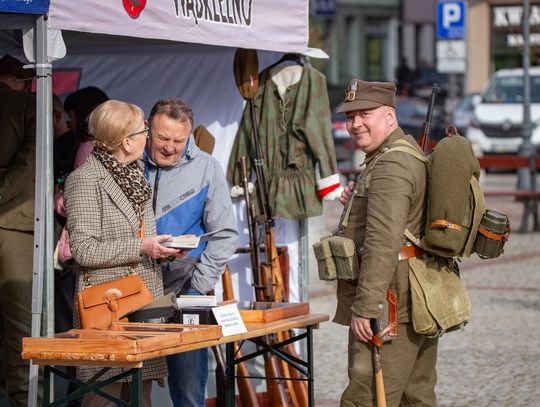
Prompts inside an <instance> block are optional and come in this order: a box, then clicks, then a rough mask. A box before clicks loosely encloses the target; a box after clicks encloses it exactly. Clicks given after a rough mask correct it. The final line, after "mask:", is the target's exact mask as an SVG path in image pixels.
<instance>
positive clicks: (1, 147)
mask: <svg viewBox="0 0 540 407" xmlns="http://www.w3.org/2000/svg"><path fill="white" fill-rule="evenodd" d="M0 123H1V125H2V128H1V129H0V228H3V229H11V230H17V231H20V232H32V231H33V230H34V200H35V188H36V186H35V182H34V179H35V176H36V97H35V96H34V95H31V94H29V93H26V92H19V91H14V90H11V89H10V88H8V87H7V86H6V85H4V84H0Z"/></svg>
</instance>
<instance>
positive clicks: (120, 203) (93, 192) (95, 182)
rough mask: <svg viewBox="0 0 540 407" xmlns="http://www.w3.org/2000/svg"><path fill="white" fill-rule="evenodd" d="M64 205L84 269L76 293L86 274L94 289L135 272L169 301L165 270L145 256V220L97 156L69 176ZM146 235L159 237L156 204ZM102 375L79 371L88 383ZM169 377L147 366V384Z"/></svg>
mask: <svg viewBox="0 0 540 407" xmlns="http://www.w3.org/2000/svg"><path fill="white" fill-rule="evenodd" d="M64 199H65V207H66V212H67V229H68V232H69V239H70V247H71V251H72V253H73V257H74V259H75V260H76V261H77V263H79V264H80V266H81V269H82V271H81V272H80V273H79V275H78V276H77V277H78V278H77V287H76V293H78V292H79V291H80V290H81V289H82V287H83V275H82V272H84V271H86V272H88V275H89V281H90V283H91V284H99V283H105V282H107V281H111V280H116V279H119V278H121V277H124V276H126V274H127V272H128V270H129V269H130V268H132V269H133V270H134V271H135V272H136V273H137V274H138V275H139V276H141V277H142V279H143V280H144V282H145V283H146V286H147V287H148V289H149V290H150V291H151V292H152V294H153V295H154V297H158V296H162V295H163V281H162V275H161V268H160V267H157V266H156V264H155V262H154V261H152V260H151V259H150V258H148V257H146V256H141V254H140V249H141V244H142V239H141V238H139V237H138V234H139V228H140V222H139V219H137V215H136V214H135V211H134V209H133V207H132V205H131V203H130V202H129V200H128V199H127V197H126V195H125V194H124V192H123V191H122V189H121V188H120V187H119V186H118V184H117V183H116V182H115V180H114V178H113V177H112V176H111V175H110V174H109V172H108V171H107V170H106V169H105V167H104V166H103V165H102V164H101V162H100V161H99V160H98V159H97V158H96V157H95V156H94V155H90V157H89V158H88V160H87V161H86V163H85V164H84V165H82V166H81V167H79V168H78V169H76V170H75V171H73V173H71V174H70V175H69V177H68V178H67V181H66V185H65V191H64ZM144 234H145V236H151V235H155V234H156V226H155V219H154V213H153V211H152V205H151V200H150V199H149V200H148V203H147V205H146V211H145V214H144ZM74 314H75V315H74V326H75V327H79V326H80V325H79V317H78V308H77V306H75V311H74ZM96 353H99V349H96ZM100 369H101V368H99V367H88V366H83V367H78V368H77V377H78V378H79V379H81V380H85V381H86V380H88V379H90V378H91V377H92V376H93V375H94V374H95V373H97V372H98V371H99V370H100ZM118 373H120V369H111V370H110V371H109V372H108V373H107V374H106V375H105V376H103V378H108V377H111V376H113V375H114V374H118ZM166 375H167V366H166V362H165V359H164V358H159V359H154V360H150V361H148V362H145V363H144V367H143V380H146V379H160V378H163V377H165V376H166Z"/></svg>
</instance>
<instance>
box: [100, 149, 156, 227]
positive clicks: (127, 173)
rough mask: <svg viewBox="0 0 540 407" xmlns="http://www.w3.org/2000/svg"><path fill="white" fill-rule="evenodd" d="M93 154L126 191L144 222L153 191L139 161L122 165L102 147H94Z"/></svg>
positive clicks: (138, 215)
mask: <svg viewBox="0 0 540 407" xmlns="http://www.w3.org/2000/svg"><path fill="white" fill-rule="evenodd" d="M92 153H93V154H94V155H95V156H96V158H97V159H98V160H99V161H100V162H101V164H103V166H104V167H105V168H106V169H107V171H109V174H111V175H112V177H113V178H114V180H115V181H116V183H117V184H118V186H120V188H121V189H122V191H124V194H125V195H126V197H127V199H128V200H129V202H130V203H131V205H132V206H133V209H134V210H135V213H136V214H137V217H138V218H139V219H140V220H142V218H143V216H144V210H145V208H146V202H147V201H148V200H149V199H150V197H151V195H152V190H151V189H150V184H149V183H148V181H147V180H146V178H145V176H144V173H143V170H142V168H141V167H140V166H139V165H138V164H137V161H135V162H132V163H131V164H128V165H126V164H124V163H121V162H120V161H118V159H117V158H116V157H115V156H114V155H113V154H111V153H110V152H109V151H107V150H105V149H104V148H102V147H100V146H94V150H93V151H92Z"/></svg>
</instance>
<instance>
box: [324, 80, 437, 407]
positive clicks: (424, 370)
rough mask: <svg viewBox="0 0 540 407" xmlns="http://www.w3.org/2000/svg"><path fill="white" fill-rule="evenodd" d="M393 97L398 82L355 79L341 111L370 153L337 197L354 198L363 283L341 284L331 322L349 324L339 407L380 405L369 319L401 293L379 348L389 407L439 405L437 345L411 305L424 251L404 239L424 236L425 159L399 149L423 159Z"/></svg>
mask: <svg viewBox="0 0 540 407" xmlns="http://www.w3.org/2000/svg"><path fill="white" fill-rule="evenodd" d="M395 92H396V88H395V85H394V84H393V83H387V82H364V81H361V80H357V79H354V80H352V81H351V83H350V85H349V87H348V89H347V91H346V99H345V101H344V103H343V104H342V105H341V106H340V108H339V110H338V111H339V112H344V113H346V115H347V130H348V132H349V134H350V135H351V137H352V139H353V141H354V142H355V144H356V147H357V148H359V149H361V150H363V151H364V152H365V153H366V168H365V169H364V170H363V171H362V174H361V175H360V176H359V178H358V179H357V182H356V183H355V184H354V183H351V185H349V186H348V187H347V188H345V191H344V192H343V194H342V197H341V199H340V200H341V202H342V203H343V204H345V203H346V202H347V201H348V199H349V198H350V196H351V195H352V194H354V197H353V201H352V209H351V212H350V216H349V223H348V226H347V227H346V228H345V232H344V236H345V237H347V238H350V239H353V240H354V242H355V245H356V249H357V254H358V258H359V264H360V270H359V277H358V280H338V288H337V297H338V306H337V311H336V315H335V317H334V322H337V323H339V324H343V325H350V330H349V359H348V360H349V369H348V372H349V384H348V386H347V388H346V389H345V391H344V393H343V395H342V398H341V406H342V407H343V406H372V405H375V396H374V394H375V393H374V388H373V380H374V375H373V366H372V354H371V352H372V350H371V345H370V343H369V341H370V340H372V337H373V331H372V328H371V324H370V320H371V319H379V318H381V317H382V313H383V309H384V303H385V301H386V293H387V290H388V289H391V290H392V291H393V292H394V293H396V294H397V333H398V336H397V337H396V338H393V339H392V340H391V341H390V342H387V343H385V344H384V346H382V348H381V350H380V355H381V360H382V370H383V372H384V381H385V383H384V387H385V390H386V399H387V403H388V406H399V405H407V406H435V391H434V390H435V384H436V381H437V375H436V370H435V365H436V360H437V342H438V340H437V339H430V338H428V337H426V336H424V335H419V334H417V333H416V332H414V330H413V327H412V324H411V310H410V300H409V295H410V289H409V266H408V259H409V258H412V257H416V256H420V255H422V254H423V252H422V250H421V249H420V248H418V247H416V246H413V245H411V243H410V242H408V241H407V239H406V238H405V237H404V231H405V229H406V228H408V229H409V230H410V231H411V232H412V234H413V235H414V236H416V237H421V233H422V231H423V228H424V217H425V216H424V215H425V210H426V202H425V201H426V183H427V180H426V174H427V173H426V168H425V165H424V163H423V162H422V161H420V160H418V159H417V158H415V157H413V156H412V155H410V154H408V153H405V152H403V151H399V149H395V146H397V145H400V144H401V145H403V144H406V145H408V146H409V148H412V149H415V150H417V151H418V152H419V153H420V154H423V153H422V150H421V149H420V147H419V146H418V144H417V143H416V142H415V140H414V139H413V137H411V136H410V135H405V134H404V133H403V131H402V130H401V128H400V127H399V125H398V122H397V119H396V112H395ZM392 148H394V150H393V151H391V152H390V151H388V150H390V149H392Z"/></svg>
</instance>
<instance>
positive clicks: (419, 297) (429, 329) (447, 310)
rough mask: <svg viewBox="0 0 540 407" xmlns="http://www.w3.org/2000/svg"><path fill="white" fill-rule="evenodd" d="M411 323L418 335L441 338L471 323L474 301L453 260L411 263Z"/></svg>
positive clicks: (426, 258)
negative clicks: (444, 334)
mask: <svg viewBox="0 0 540 407" xmlns="http://www.w3.org/2000/svg"><path fill="white" fill-rule="evenodd" d="M409 284H410V291H411V311H412V323H413V328H414V330H415V332H417V333H419V334H422V335H427V336H428V337H439V336H441V335H442V334H443V333H445V332H451V331H454V330H457V329H460V328H462V327H463V326H464V325H465V324H466V323H467V322H468V320H469V316H470V311H471V300H470V298H469V295H468V294H467V290H466V289H465V286H464V284H463V282H462V281H461V278H460V277H459V269H458V267H457V264H456V263H455V262H454V260H452V259H447V258H442V257H439V256H423V257H422V258H411V259H409Z"/></svg>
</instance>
